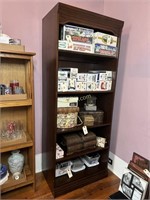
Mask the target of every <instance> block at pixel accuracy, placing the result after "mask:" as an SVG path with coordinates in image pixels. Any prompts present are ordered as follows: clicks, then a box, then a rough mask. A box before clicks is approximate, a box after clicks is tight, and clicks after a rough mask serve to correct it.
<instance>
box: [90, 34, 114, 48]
mask: <svg viewBox="0 0 150 200" xmlns="http://www.w3.org/2000/svg"><path fill="white" fill-rule="evenodd" d="M93 38H94V39H93V40H94V43H95V44H96V43H97V44H104V45H109V46H112V47H116V46H117V37H116V36H114V35H109V34H106V33H101V32H95V33H94V37H93Z"/></svg>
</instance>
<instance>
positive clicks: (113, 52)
mask: <svg viewBox="0 0 150 200" xmlns="http://www.w3.org/2000/svg"><path fill="white" fill-rule="evenodd" d="M94 53H99V54H100V55H105V56H114V57H117V56H118V48H117V47H112V46H107V45H104V44H98V43H96V44H95V46H94Z"/></svg>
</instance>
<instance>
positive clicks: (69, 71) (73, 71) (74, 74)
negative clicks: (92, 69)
mask: <svg viewBox="0 0 150 200" xmlns="http://www.w3.org/2000/svg"><path fill="white" fill-rule="evenodd" d="M59 73H60V74H61V73H67V74H68V76H67V78H72V79H74V78H76V77H77V75H78V68H65V67H60V68H59Z"/></svg>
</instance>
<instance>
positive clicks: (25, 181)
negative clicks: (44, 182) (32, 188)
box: [1, 165, 34, 193]
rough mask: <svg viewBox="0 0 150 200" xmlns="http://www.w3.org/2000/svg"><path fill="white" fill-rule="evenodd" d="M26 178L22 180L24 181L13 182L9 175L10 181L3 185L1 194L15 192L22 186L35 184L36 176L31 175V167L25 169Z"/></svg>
mask: <svg viewBox="0 0 150 200" xmlns="http://www.w3.org/2000/svg"><path fill="white" fill-rule="evenodd" d="M23 173H24V176H23V178H22V180H21V179H20V180H18V181H17V180H13V178H12V175H11V173H9V178H8V181H6V182H5V183H4V184H3V185H1V192H2V193H5V192H8V191H10V190H14V189H17V188H19V187H22V186H26V185H29V184H33V183H34V176H33V175H32V174H31V171H30V169H29V166H28V165H26V166H25V167H24V172H23Z"/></svg>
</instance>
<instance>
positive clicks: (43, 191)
mask: <svg viewBox="0 0 150 200" xmlns="http://www.w3.org/2000/svg"><path fill="white" fill-rule="evenodd" d="M118 187H119V178H118V177H117V176H115V175H114V174H113V173H112V172H110V171H109V176H108V177H107V178H104V179H103V180H99V181H97V182H94V183H92V184H89V185H86V186H84V187H82V188H79V189H77V190H74V191H72V192H69V193H67V194H65V195H61V196H59V197H57V198H55V199H57V200H60V199H97V200H98V199H108V197H109V195H110V194H112V193H114V192H116V191H117V190H118ZM1 199H54V197H53V195H52V193H51V190H50V189H49V187H48V185H47V183H46V181H45V179H44V176H43V174H42V172H41V173H37V174H36V191H35V192H34V191H33V189H32V187H31V186H28V187H23V188H20V189H16V190H14V191H11V192H7V193H4V194H2V196H1Z"/></svg>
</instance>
